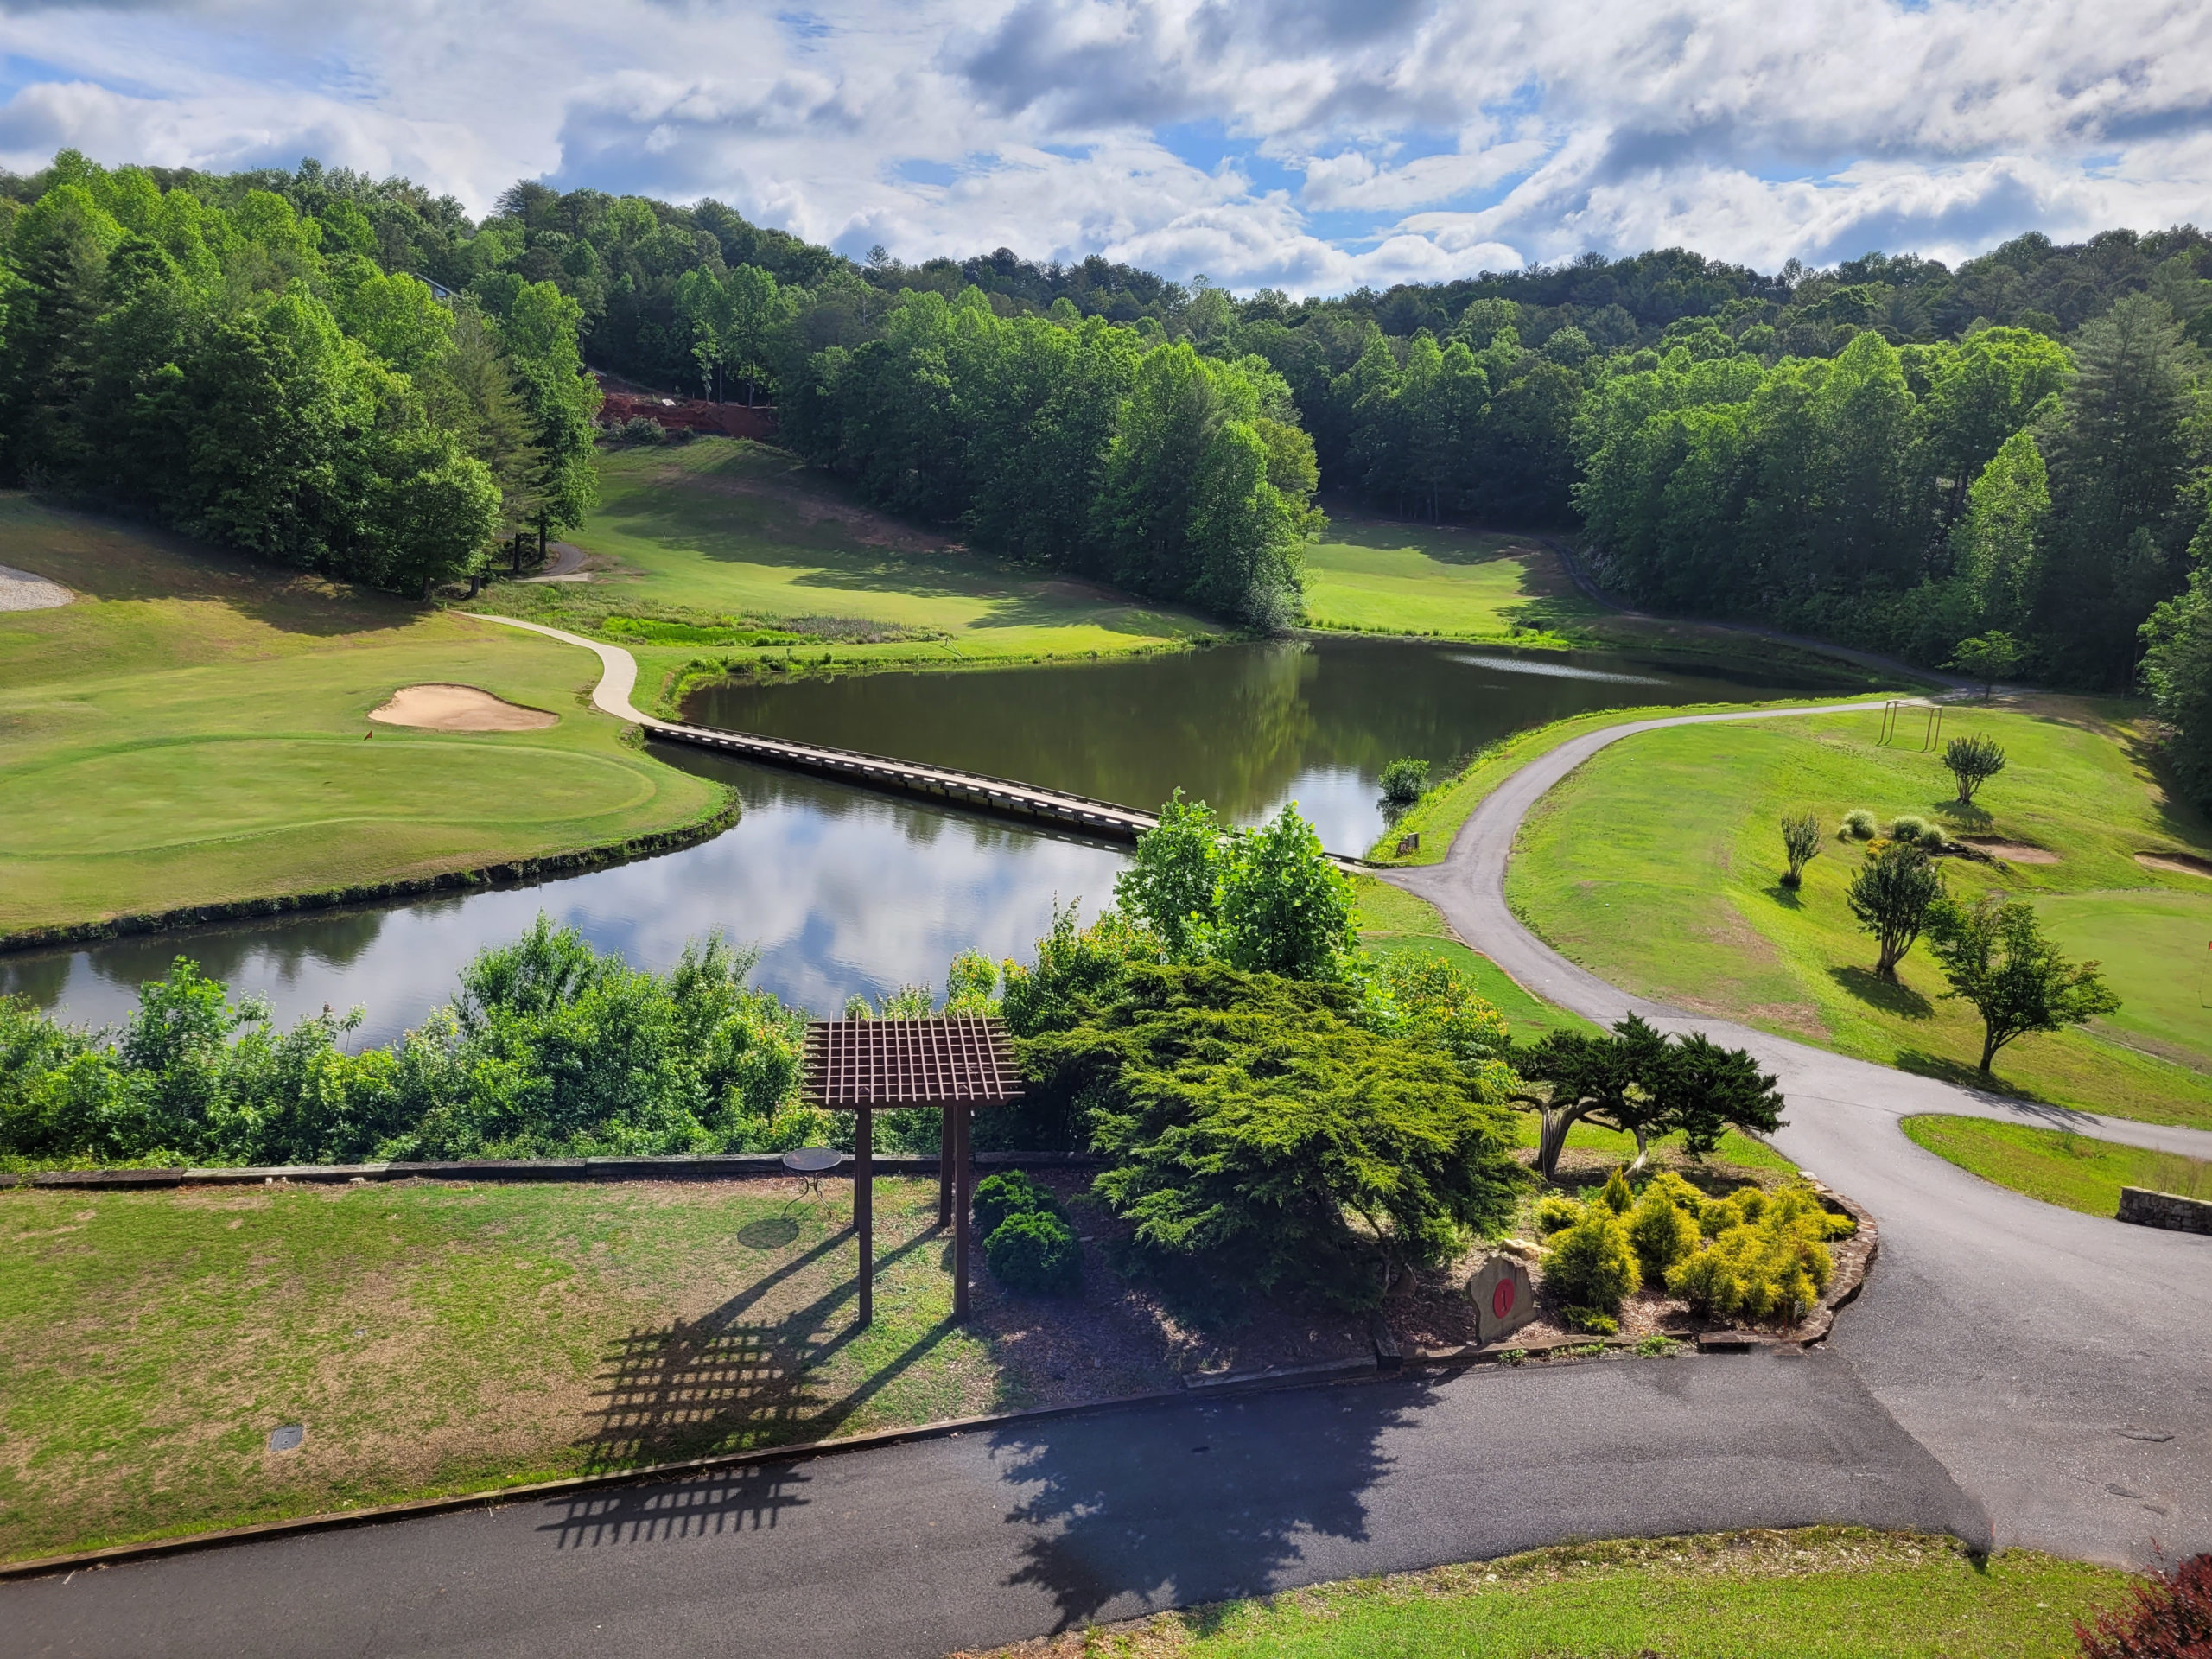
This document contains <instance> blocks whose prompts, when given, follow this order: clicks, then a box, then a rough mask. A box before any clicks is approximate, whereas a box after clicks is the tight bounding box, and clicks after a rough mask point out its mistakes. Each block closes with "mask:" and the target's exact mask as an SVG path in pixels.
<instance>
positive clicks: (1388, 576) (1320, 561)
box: [1305, 514, 1604, 650]
mask: <svg viewBox="0 0 2212 1659" xmlns="http://www.w3.org/2000/svg"><path fill="white" fill-rule="evenodd" d="M1305 558H1306V624H1307V626H1310V627H1316V628H1331V629H1345V630H1350V631H1353V632H1363V633H1405V634H1435V635H1439V636H1440V637H1442V638H1445V639H1495V640H1510V641H1512V642H1513V643H1514V644H1516V645H1529V646H1536V647H1542V648H1547V649H1551V650H1565V649H1568V648H1570V647H1573V646H1576V645H1593V644H1597V643H1599V642H1598V640H1597V639H1595V638H1594V637H1593V636H1592V633H1591V632H1590V629H1589V627H1588V626H1586V625H1587V624H1588V622H1589V621H1590V620H1591V619H1592V618H1595V617H1598V616H1601V615H1603V614H1604V612H1603V611H1602V610H1601V609H1600V608H1599V607H1598V606H1597V605H1595V604H1593V603H1592V602H1591V601H1589V600H1587V599H1585V598H1584V597H1583V596H1582V594H1581V593H1580V590H1579V589H1577V588H1576V587H1575V586H1574V583H1573V581H1572V580H1571V579H1570V578H1569V577H1568V575H1567V571H1566V569H1565V567H1564V566H1562V565H1561V563H1560V559H1559V556H1558V555H1557V554H1555V553H1554V552H1552V551H1551V550H1549V549H1548V548H1546V547H1545V546H1543V545H1542V544H1541V543H1540V542H1537V541H1535V540H1534V539H1532V538H1530V537H1525V536H1511V535H1501V534H1498V533H1497V532H1495V531H1479V530H1461V529H1458V528H1455V527H1452V526H1448V525H1446V526H1430V525H1427V524H1399V523H1393V522H1389V521H1385V520H1380V519H1368V518H1358V517H1355V516H1338V515H1336V514H1332V516H1331V523H1330V525H1329V528H1328V529H1327V531H1325V532H1323V535H1322V538H1321V540H1320V541H1319V543H1316V544H1314V545H1313V546H1310V547H1308V548H1306V550H1305Z"/></svg>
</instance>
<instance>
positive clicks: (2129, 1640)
mask: <svg viewBox="0 0 2212 1659" xmlns="http://www.w3.org/2000/svg"><path fill="white" fill-rule="evenodd" d="M2130 1593H2131V1595H2132V1597H2133V1605H2132V1606H2129V1607H2126V1608H2107V1610H2106V1611H2103V1612H2101V1613H2099V1614H2098V1615H2097V1623H2096V1627H2095V1628H2094V1630H2090V1629H2085V1628H2083V1626H2082V1623H2081V1621H2080V1620H2078V1619H2077V1620H2075V1624H2074V1639H2075V1641H2077V1642H2079V1643H2081V1644H2082V1659H2202V1656H2204V1655H2205V1654H2208V1653H2212V1555H2192V1556H2190V1558H2189V1559H2188V1560H2185V1561H2183V1563H2182V1564H2181V1565H2180V1566H2179V1567H2176V1568H2175V1569H2174V1570H2173V1571H2172V1572H2171V1573H2162V1572H2158V1571H2157V1570H2155V1569H2154V1570H2153V1571H2152V1573H2150V1574H2149V1575H2148V1577H2147V1579H2146V1580H2145V1582H2143V1583H2139V1584H2137V1585H2135V1586H2132V1589H2131V1592H2130Z"/></svg>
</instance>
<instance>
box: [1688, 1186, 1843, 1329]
mask: <svg viewBox="0 0 2212 1659" xmlns="http://www.w3.org/2000/svg"><path fill="white" fill-rule="evenodd" d="M1747 1192H1748V1189H1747ZM1745 1198H1746V1192H1738V1193H1736V1194H1735V1195H1733V1196H1732V1198H1728V1199H1726V1200H1725V1201H1723V1202H1721V1203H1717V1204H1708V1205H1705V1206H1703V1207H1702V1209H1701V1211H1700V1216H1699V1220H1700V1224H1704V1223H1706V1222H1707V1221H1708V1220H1719V1221H1721V1222H1722V1224H1721V1226H1720V1228H1719V1231H1718V1232H1717V1233H1716V1234H1715V1235H1714V1236H1713V1239H1712V1241H1711V1242H1710V1243H1707V1245H1706V1246H1705V1247H1704V1248H1703V1249H1700V1250H1697V1251H1696V1252H1694V1254H1693V1255H1690V1256H1688V1258H1687V1259H1685V1260H1684V1261H1683V1262H1681V1263H1680V1264H1679V1265H1678V1266H1677V1267H1676V1268H1675V1270H1674V1271H1673V1273H1671V1274H1669V1278H1668V1283H1669V1287H1671V1288H1672V1289H1673V1290H1674V1291H1675V1293H1676V1294H1679V1295H1681V1296H1682V1297H1683V1298H1685V1299H1686V1300H1688V1302H1689V1304H1690V1306H1693V1307H1694V1308H1696V1309H1697V1310H1698V1311H1699V1312H1700V1313H1707V1314H1710V1315H1712V1316H1714V1317H1716V1318H1719V1319H1747V1320H1750V1321H1752V1322H1754V1323H1756V1322H1758V1321H1760V1320H1775V1321H1783V1322H1793V1323H1794V1322H1795V1321H1796V1320H1797V1319H1802V1318H1803V1317H1804V1315H1805V1314H1806V1313H1807V1312H1808V1311H1809V1310H1810V1309H1811V1307H1812V1306H1813V1305H1814V1304H1815V1302H1817V1301H1818V1300H1820V1296H1821V1292H1822V1291H1823V1290H1826V1289H1827V1285H1828V1281H1829V1280H1830V1279H1831V1278H1832V1277H1833V1276H1834V1273H1835V1262H1834V1258H1833V1257H1831V1256H1830V1255H1828V1249H1827V1244H1825V1243H1822V1241H1823V1240H1824V1239H1825V1238H1827V1236H1828V1233H1829V1225H1830V1217H1829V1216H1828V1213H1827V1211H1825V1210H1824V1209H1822V1208H1821V1202H1820V1200H1819V1198H1816V1197H1815V1196H1814V1194H1813V1192H1812V1191H1811V1189H1809V1188H1808V1187H1805V1186H1802V1185H1796V1186H1786V1187H1784V1188H1783V1189H1782V1190H1781V1191H1780V1192H1775V1193H1770V1194H1763V1195H1761V1196H1760V1197H1759V1198H1758V1202H1756V1203H1749V1202H1745V1201H1744V1200H1745ZM1726 1213H1733V1214H1735V1215H1737V1216H1738V1217H1741V1218H1740V1219H1738V1220H1736V1221H1735V1222H1733V1223H1732V1224H1730V1223H1728V1222H1726V1219H1725V1217H1726Z"/></svg>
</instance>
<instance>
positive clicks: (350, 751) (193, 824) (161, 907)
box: [0, 493, 722, 935]
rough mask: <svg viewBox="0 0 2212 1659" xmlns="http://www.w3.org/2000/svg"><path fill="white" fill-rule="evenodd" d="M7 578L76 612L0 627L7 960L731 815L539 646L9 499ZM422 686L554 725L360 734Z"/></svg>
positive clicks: (578, 674)
mask: <svg viewBox="0 0 2212 1659" xmlns="http://www.w3.org/2000/svg"><path fill="white" fill-rule="evenodd" d="M0 564H10V565H14V566H16V567H17V568H19V569H28V570H32V571H35V572H36V573H38V574H39V575H45V576H49V577H52V578H53V579H54V580H55V581H57V582H61V583H63V584H65V585H66V586H67V587H69V588H72V589H73V590H74V592H75V593H76V594H78V595H79V600H78V601H77V602H76V603H73V604H71V605H68V606H65V607H61V608H60V609H56V610H47V611H29V612H16V613H0V790H3V791H4V793H5V798H6V800H7V803H8V810H7V811H6V812H5V813H4V814H0V935H4V934H6V933H8V932H11V931H21V930H26V929H32V928H38V927H44V926H54V925H71V924H78V923H83V922H87V921H92V920H95V919H99V918H111V917H116V916H124V915H130V914H135V913H141V912H157V911H165V910H169V909H173V908H177V907H180V906H198V905H216V904H222V903H226V902H234V901H238V900H245V899H259V898H267V897H273V896H277V895H282V894H291V893H314V892H319V891H327V890H329V889H333V888H339V887H353V886H361V885H370V884H375V883H380V882H385V881H394V880H410V879H415V878H419V877H422V876H426V875H430V874H437V873H440V872H444V871H450V870H462V869H471V868H480V867H481V866H484V865H486V864H492V863H499V862H505V861H512V860H517V859H524V858H535V857H542V856H545V855H550V854H555V853H561V852H568V851H573V850H575V849H582V848H587V847H593V846H600V845H606V844H609V843H614V842H623V841H626V840H628V839H630V838H632V837H634V836H641V835H645V834H650V833H654V832H658V831H664V830H670V829H678V828H680V827H682V826H683V825H686V824H690V823H696V822H697V821H699V820H701V819H702V818H704V817H709V815H711V814H712V813H713V812H715V810H718V809H719V808H720V807H721V803H722V795H721V791H720V790H719V789H718V788H717V787H716V786H715V785H712V784H710V783H708V782H706V781H705V780H703V779H697V778H694V777H692V776H690V774H688V773H685V772H678V771H677V770H675V769H674V768H672V767H669V766H662V765H661V764H659V763H658V761H655V760H652V759H650V758H648V757H647V756H646V755H645V754H644V753H642V752H640V751H639V750H637V749H635V748H632V747H629V746H627V745H626V744H625V743H623V742H622V741H620V740H621V732H622V728H621V727H620V725H619V724H618V722H616V721H613V720H610V719H608V718H607V717H605V716H603V715H598V714H596V713H594V712H592V711H590V710H589V709H588V708H587V706H586V704H585V702H584V701H583V697H582V694H583V693H584V691H585V690H586V689H587V688H588V684H589V683H590V682H591V680H592V679H593V678H594V677H595V675H596V665H595V664H592V663H591V662H590V661H589V660H588V658H585V657H584V656H583V655H582V653H581V652H576V651H575V650H573V649H570V648H568V647H564V646H562V645H557V644H556V643H554V642H552V641H550V640H544V639H532V638H531V637H529V636H526V635H524V634H521V633H518V632H516V631H515V630H512V629H509V628H503V627H499V626H494V625H491V624H487V623H484V622H480V621H477V620H474V619H473V618H468V617H464V616H457V615H454V614H453V613H439V612H434V611H428V610H424V609H423V608H420V607H414V606H410V605H405V604H403V603H401V602H399V601H396V600H393V599H390V598H388V597H385V596H384V595H381V594H369V593H366V592H363V591H359V590H356V589H351V588H344V587H337V586H333V585H332V584H330V583H327V582H321V581H319V580H317V579H315V578H311V577H307V576H303V575H299V574H298V573H296V572H292V571H287V570H283V569H275V568H272V567H268V566H263V565H257V564H254V563H250V562H248V561H245V560H242V559H237V558H232V557H230V556H226V555H222V554H219V553H215V552H213V551H210V550H206V549H202V548H197V547H194V546H193V545H192V544H190V543H186V542H183V541H181V540H179V539H177V538H175V537H169V536H166V535H162V534H160V533H157V532H154V531H147V530H143V529H141V528H138V527H136V526H130V525H124V524H118V523H115V522H112V521H105V520H101V519H97V518H87V517H84V516H81V515H79V514H74V513H69V512H60V511H56V510H54V509H50V508H48V507H45V506H41V505H38V504H36V503H35V502H33V501H32V500H31V499H29V498H28V497H27V496H24V495H22V494H21V493H5V494H0ZM437 681H445V682H456V683H465V684H468V685H474V686H479V687H481V688H483V689H484V690H488V691H491V692H493V693H495V694H497V695H498V696H501V697H504V698H506V699H507V700H509V701H510V702H518V703H524V704H527V705H530V706H531V707H534V708H537V709H546V710H549V711H551V712H553V713H555V714H556V715H559V716H560V719H559V723H558V724H556V725H555V726H552V727H550V728H546V729H543V730H540V731H530V732H515V733H499V734H459V733H454V734H445V733H432V732H424V731H415V730H410V729H408V728H399V727H392V726H372V725H371V724H370V723H369V722H368V721H367V719H366V716H367V715H368V712H369V711H370V710H371V709H373V708H375V707H377V706H378V704H379V703H381V702H384V701H385V699H386V698H387V697H389V696H391V694H392V692H393V691H395V690H397V689H399V688H400V687H402V686H405V685H412V684H417V683H423V682H437ZM371 738H372V741H365V740H366V739H371Z"/></svg>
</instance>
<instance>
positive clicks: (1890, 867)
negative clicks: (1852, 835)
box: [1844, 841, 1943, 979]
mask: <svg viewBox="0 0 2212 1659" xmlns="http://www.w3.org/2000/svg"><path fill="white" fill-rule="evenodd" d="M1942 896H1943V876H1942V872H1941V871H1940V870H1938V869H1937V868H1936V865H1935V862H1934V861H1933V860H1931V859H1930V858H1929V856H1928V854H1927V851H1926V849H1923V848H1922V847H1920V846H1918V845H1917V844H1916V843H1914V842H1906V841H1898V842H1891V843H1890V845H1888V846H1887V847H1884V848H1882V849H1879V850H1878V851H1877V852H1875V853H1874V854H1873V855H1872V856H1870V857H1869V858H1868V859H1867V861H1866V862H1865V863H1864V864H1861V865H1860V866H1859V873H1858V874H1856V875H1854V876H1853V877H1852V878H1851V886H1850V887H1849V888H1848V889H1847V890H1846V892H1845V893H1844V901H1845V902H1846V903H1847V904H1848V905H1849V906H1851V913H1852V914H1853V916H1856V917H1857V918H1859V931H1861V932H1862V933H1872V935H1873V936H1874V938H1875V942H1876V943H1877V944H1878V945H1879V946H1880V953H1879V955H1878V957H1876V959H1875V963H1874V971H1875V972H1876V973H1878V974H1879V975H1880V976H1882V977H1883V978H1884V979H1895V978H1896V977H1897V963H1900V962H1902V961H1904V957H1905V953H1906V952H1907V951H1909V950H1911V949H1912V947H1913V944H1914V942H1915V941H1916V940H1917V939H1918V938H1920V931H1921V929H1922V928H1923V927H1925V926H1926V925H1928V912H1929V909H1930V907H1931V906H1934V905H1935V903H1936V900H1938V899H1941V898H1942Z"/></svg>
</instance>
